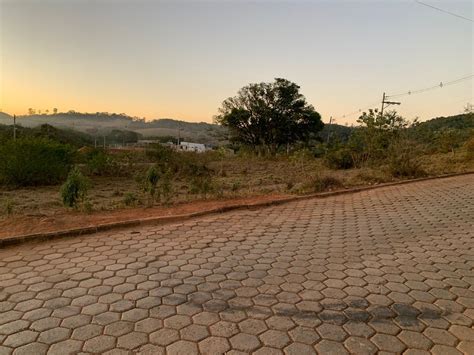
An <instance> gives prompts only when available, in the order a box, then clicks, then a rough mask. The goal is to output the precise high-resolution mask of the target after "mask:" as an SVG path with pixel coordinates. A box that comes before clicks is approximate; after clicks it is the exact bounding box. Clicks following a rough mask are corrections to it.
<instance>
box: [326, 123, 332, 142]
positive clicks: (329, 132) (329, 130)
mask: <svg viewBox="0 0 474 355" xmlns="http://www.w3.org/2000/svg"><path fill="white" fill-rule="evenodd" d="M331 123H332V116H331V117H329V125H331ZM330 136H331V127H328V139H327V143H326V144H329V137H330Z"/></svg>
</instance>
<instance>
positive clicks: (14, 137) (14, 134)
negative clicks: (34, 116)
mask: <svg viewBox="0 0 474 355" xmlns="http://www.w3.org/2000/svg"><path fill="white" fill-rule="evenodd" d="M13 140H16V115H13Z"/></svg>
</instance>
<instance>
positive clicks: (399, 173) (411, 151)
mask: <svg viewBox="0 0 474 355" xmlns="http://www.w3.org/2000/svg"><path fill="white" fill-rule="evenodd" d="M409 143H410V142H406V141H400V142H397V143H394V144H392V145H391V146H390V152H389V157H388V170H389V172H390V174H391V175H392V176H393V177H411V178H417V177H422V176H425V175H426V172H425V171H424V170H423V168H422V167H421V162H420V161H419V160H418V156H417V152H416V147H414V146H413V144H409Z"/></svg>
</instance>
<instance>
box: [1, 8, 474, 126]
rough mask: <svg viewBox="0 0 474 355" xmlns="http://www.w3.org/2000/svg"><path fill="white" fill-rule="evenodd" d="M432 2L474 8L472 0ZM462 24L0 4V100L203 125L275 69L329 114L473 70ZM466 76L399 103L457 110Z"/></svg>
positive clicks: (429, 16)
mask: <svg viewBox="0 0 474 355" xmlns="http://www.w3.org/2000/svg"><path fill="white" fill-rule="evenodd" d="M430 4H433V5H436V6H439V7H443V8H446V9H449V10H450V11H452V12H456V13H459V14H464V15H465V16H468V17H472V10H473V6H472V3H471V2H470V1H435V0H430ZM472 36H473V32H472V23H469V22H467V21H463V20H461V19H458V18H456V17H452V16H449V15H446V14H443V13H440V12H437V11H433V10H431V9H429V8H426V7H423V6H420V5H418V4H416V3H415V2H414V1H390V0H385V1H380V2H375V1H341V0H339V1H293V2H290V1H269V0H268V1H254V2H247V1H242V2H239V1H237V0H235V1H224V2H217V1H175V2H171V1H155V2H152V1H136V2H132V1H129V2H123V1H107V0H102V1H95V2H92V1H85V0H71V1H67V0H63V1H59V0H46V1H39V0H17V1H12V0H0V57H1V63H0V109H1V110H2V111H3V112H7V113H11V114H25V113H27V110H28V108H29V107H31V108H34V109H36V110H42V111H44V110H46V109H49V111H50V112H51V111H52V109H53V108H54V107H56V108H58V109H59V111H60V112H61V111H63V112H64V111H68V110H71V109H72V110H75V111H81V112H103V111H107V112H116V113H122V112H123V113H126V114H129V115H130V116H139V117H146V118H147V119H155V118H165V117H166V118H175V119H182V120H188V121H206V122H211V121H212V117H213V116H214V115H215V114H216V113H217V109H218V107H219V106H220V104H221V102H222V101H223V100H224V99H226V98H227V97H229V96H233V95H235V94H236V93H237V91H238V89H239V88H241V87H242V86H245V85H247V84H248V83H253V82H261V81H272V80H273V78H275V77H283V78H286V79H289V80H291V81H294V82H296V83H297V84H298V85H300V86H301V92H302V93H303V95H305V96H306V98H307V100H308V102H309V103H311V104H312V105H314V107H315V108H316V110H317V111H318V112H320V113H321V115H322V116H323V120H324V121H325V122H327V121H328V120H329V117H330V116H333V117H334V118H335V120H336V122H337V123H340V124H345V123H348V124H352V123H354V122H355V120H356V119H357V116H358V115H357V114H354V115H352V116H348V117H346V118H343V117H342V115H343V114H345V113H349V112H353V111H356V110H358V109H359V108H363V107H365V106H367V105H368V104H370V103H375V102H377V103H376V105H375V107H380V100H381V96H382V93H383V92H384V91H385V92H387V93H388V94H390V93H394V92H400V91H408V90H416V89H419V88H424V87H428V86H432V85H436V84H438V83H439V82H440V81H449V80H453V79H457V78H460V77H463V76H465V75H466V74H471V73H473V60H472V59H473V41H472V39H473V38H472ZM472 97H473V80H467V81H464V82H462V83H460V84H457V85H453V86H449V87H445V88H441V89H437V90H433V91H430V92H426V93H422V94H419V95H414V96H408V97H403V98H400V101H401V102H402V105H401V106H399V107H396V109H397V110H398V111H399V112H400V113H401V114H402V115H404V116H406V117H407V118H414V117H416V116H419V117H420V118H421V119H422V120H425V119H429V118H432V117H435V116H443V115H451V114H457V113H459V112H461V111H462V108H463V106H464V105H466V103H468V102H472Z"/></svg>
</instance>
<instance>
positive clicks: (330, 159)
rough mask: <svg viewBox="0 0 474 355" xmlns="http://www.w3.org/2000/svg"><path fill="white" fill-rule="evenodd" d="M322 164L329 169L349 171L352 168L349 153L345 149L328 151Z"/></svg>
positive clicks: (352, 162)
mask: <svg viewBox="0 0 474 355" xmlns="http://www.w3.org/2000/svg"><path fill="white" fill-rule="evenodd" d="M324 162H325V164H326V166H327V167H328V168H330V169H351V168H353V167H354V160H353V158H352V155H351V151H350V150H349V149H348V148H346V147H340V148H335V149H331V150H329V151H328V152H327V154H326V156H325V157H324Z"/></svg>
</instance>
